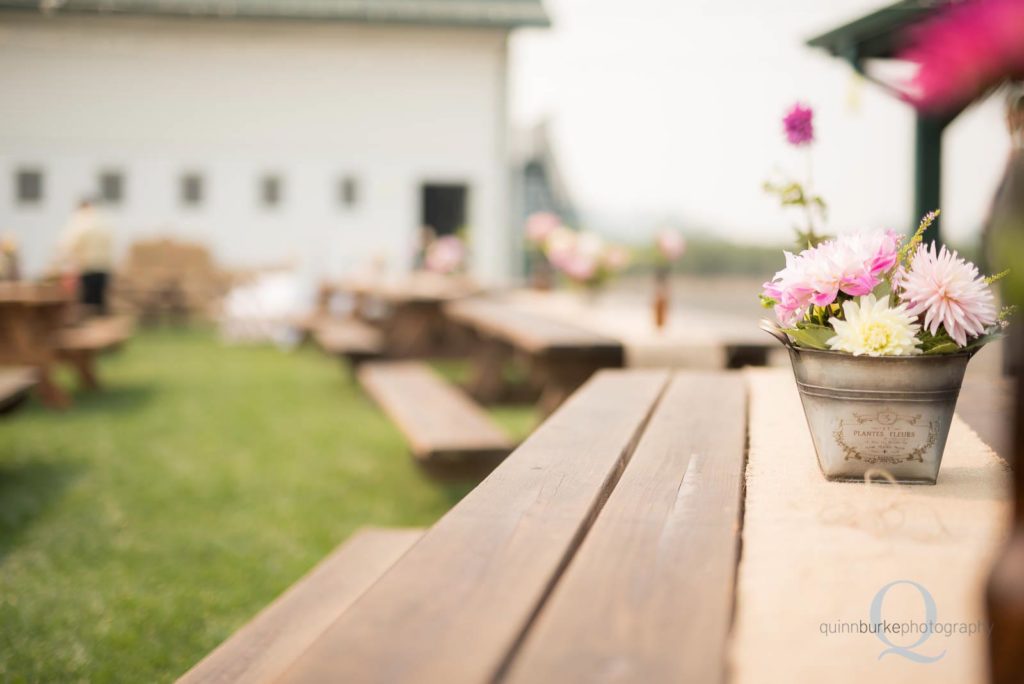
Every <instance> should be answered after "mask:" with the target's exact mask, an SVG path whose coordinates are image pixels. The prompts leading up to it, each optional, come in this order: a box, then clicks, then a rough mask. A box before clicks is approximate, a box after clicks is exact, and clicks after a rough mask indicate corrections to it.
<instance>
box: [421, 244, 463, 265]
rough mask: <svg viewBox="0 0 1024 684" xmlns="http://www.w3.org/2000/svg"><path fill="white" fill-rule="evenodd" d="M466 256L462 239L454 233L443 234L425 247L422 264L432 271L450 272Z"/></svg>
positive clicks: (460, 263)
mask: <svg viewBox="0 0 1024 684" xmlns="http://www.w3.org/2000/svg"><path fill="white" fill-rule="evenodd" d="M465 257H466V248H465V246H464V245H463V244H462V240H460V239H459V238H457V237H456V236H454V235H443V236H441V237H439V238H437V239H436V240H434V241H433V242H431V243H430V246H429V247H427V253H426V255H425V256H424V260H423V261H424V264H425V265H426V267H427V269H428V270H431V271H433V272H434V273H452V272H454V271H456V270H457V269H458V268H459V267H460V266H461V265H462V260H463V259H465Z"/></svg>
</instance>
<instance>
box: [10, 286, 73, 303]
mask: <svg viewBox="0 0 1024 684" xmlns="http://www.w3.org/2000/svg"><path fill="white" fill-rule="evenodd" d="M70 299H71V298H70V297H69V296H68V294H67V293H66V292H64V291H63V290H62V289H61V288H60V286H59V285H54V284H41V283H32V282H28V281H0V304H22V305H28V306H34V305H35V306H45V305H63V304H67V303H68V302H69V301H70Z"/></svg>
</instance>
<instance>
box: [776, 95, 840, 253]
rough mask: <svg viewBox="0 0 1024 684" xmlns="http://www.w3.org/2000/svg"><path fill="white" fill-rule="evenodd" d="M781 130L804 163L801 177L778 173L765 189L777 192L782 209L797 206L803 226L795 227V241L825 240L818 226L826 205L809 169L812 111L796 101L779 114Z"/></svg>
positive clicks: (810, 166) (814, 243) (812, 129)
mask: <svg viewBox="0 0 1024 684" xmlns="http://www.w3.org/2000/svg"><path fill="white" fill-rule="evenodd" d="M782 133H783V135H784V136H785V138H786V141H787V142H788V143H789V144H790V145H792V146H793V147H795V148H797V149H800V150H801V151H802V152H803V154H804V158H805V161H806V164H807V171H806V174H805V175H804V180H803V181H802V182H801V181H799V180H796V179H794V178H792V177H790V176H785V175H781V174H779V178H777V179H776V180H770V181H766V182H765V184H764V190H765V192H767V193H769V194H772V195H776V196H777V197H778V198H779V202H780V203H781V204H782V206H783V208H794V209H799V210H800V212H801V214H802V223H803V225H802V227H798V228H797V229H796V232H797V242H798V243H799V244H806V245H809V246H811V247H813V246H814V245H816V244H817V243H818V242H821V241H822V240H824V239H825V237H824V236H822V234H821V231H820V229H821V227H822V226H823V225H824V223H825V218H826V211H827V207H826V204H825V200H824V199H822V197H821V195H817V194H815V193H814V190H813V189H812V186H813V174H812V172H811V168H812V165H811V146H812V145H813V144H814V110H813V109H811V107H809V106H808V105H805V104H802V103H799V102H797V103H796V104H794V105H792V106H791V107H790V108H789V110H787V111H786V114H785V115H784V116H783V117H782Z"/></svg>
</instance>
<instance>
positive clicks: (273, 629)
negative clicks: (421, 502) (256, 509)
mask: <svg viewBox="0 0 1024 684" xmlns="http://www.w3.org/2000/svg"><path fill="white" fill-rule="evenodd" d="M422 534H423V531H422V530H416V529H383V528H363V529H361V530H359V531H357V532H356V533H355V534H354V535H353V536H352V537H351V538H350V539H349V540H348V541H346V542H345V543H344V544H342V545H341V546H339V547H338V548H337V549H336V550H335V551H334V552H333V553H331V555H329V556H328V557H327V558H325V559H324V560H323V561H321V562H320V563H319V564H318V565H317V566H316V567H314V568H313V569H312V570H310V571H309V573H308V574H306V575H305V576H304V577H303V578H302V579H300V580H299V581H298V582H296V583H295V584H294V585H292V587H291V588H289V589H288V590H287V591H285V593H283V594H281V596H279V597H278V598H277V599H276V600H275V601H274V602H273V603H271V604H270V605H269V606H267V607H266V608H265V609H264V610H263V611H261V612H260V613H259V615H257V616H256V617H255V618H253V619H252V621H251V622H249V623H248V624H246V625H245V626H244V627H242V628H241V629H240V630H238V631H237V632H235V634H233V635H232V636H231V637H230V638H229V639H228V640H227V641H225V642H224V643H223V644H221V645H220V646H218V647H217V649H216V650H214V651H213V652H212V653H210V654H209V655H208V656H206V657H205V658H203V660H201V661H200V662H199V663H197V664H196V665H195V666H194V667H193V668H192V669H191V670H189V671H188V672H186V673H185V674H184V675H182V677H181V678H180V679H179V680H178V681H179V682H182V683H183V684H199V683H200V682H203V683H205V682H271V681H274V680H276V679H277V677H278V676H280V675H281V673H282V672H283V671H284V670H285V669H287V667H288V666H289V665H290V664H291V663H292V662H293V661H294V660H295V658H297V657H298V656H299V655H300V654H301V653H302V652H303V651H304V650H305V649H306V648H307V647H308V646H309V644H310V643H312V641H313V640H314V639H315V638H316V637H317V636H318V635H319V634H321V633H322V632H323V631H324V629H326V628H327V626H328V625H330V624H331V623H332V622H333V621H334V620H335V619H336V618H337V617H338V616H339V615H341V614H342V613H343V612H344V611H345V609H346V608H348V607H349V606H350V605H351V604H352V602H353V601H355V600H356V598H358V597H359V595H360V594H362V593H363V592H365V591H366V589H368V588H369V587H370V586H371V585H372V584H373V583H374V582H375V581H376V580H377V579H378V578H379V577H380V576H381V575H382V574H383V573H384V572H385V571H386V570H387V569H388V568H389V567H391V566H392V565H393V564H394V563H395V561H397V560H398V559H399V558H400V557H401V556H402V554H404V553H405V552H406V551H408V550H409V548H410V547H412V545H413V544H415V543H416V541H417V540H419V538H420V537H421V536H422Z"/></svg>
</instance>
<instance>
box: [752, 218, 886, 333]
mask: <svg viewBox="0 0 1024 684" xmlns="http://www.w3.org/2000/svg"><path fill="white" fill-rule="evenodd" d="M899 245H900V238H899V236H898V235H897V234H896V233H894V232H892V231H887V232H884V233H881V232H878V233H855V234H852V235H843V236H840V237H838V238H835V239H832V240H828V241H827V242H823V243H821V244H819V245H817V246H816V247H812V248H809V249H805V250H804V251H802V252H800V254H797V255H795V256H794V255H793V254H790V253H788V252H787V253H786V268H784V269H782V270H781V271H779V272H778V273H776V274H775V276H774V277H773V278H772V280H771V281H769V282H768V283H765V285H764V293H763V294H764V296H765V297H769V298H771V299H773V300H774V301H775V302H776V306H775V314H776V316H777V317H778V319H779V322H780V323H782V324H783V325H793V324H794V323H796V322H797V321H799V320H800V319H801V318H803V316H804V315H805V314H806V313H807V311H808V310H809V309H810V307H811V306H812V305H813V306H829V305H831V304H832V303H834V302H835V301H836V299H838V298H839V294H840V293H842V294H846V295H849V296H851V297H860V296H863V295H867V294H870V293H871V292H872V291H873V290H874V289H875V288H876V287H878V284H879V283H881V282H882V279H883V278H884V277H885V275H886V274H887V273H888V272H889V271H891V270H892V269H893V267H894V266H895V265H896V260H897V255H898V253H899Z"/></svg>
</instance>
